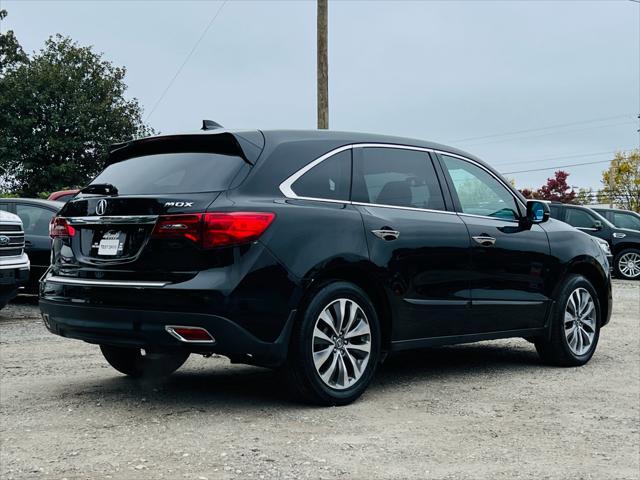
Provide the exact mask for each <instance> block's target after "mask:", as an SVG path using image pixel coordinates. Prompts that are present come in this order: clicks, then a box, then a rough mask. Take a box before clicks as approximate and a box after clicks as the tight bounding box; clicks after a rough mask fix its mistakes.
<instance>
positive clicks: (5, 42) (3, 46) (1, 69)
mask: <svg viewBox="0 0 640 480" xmlns="http://www.w3.org/2000/svg"><path fill="white" fill-rule="evenodd" d="M6 17H7V11H6V10H0V23H1V22H2V20H4V19H5V18H6ZM28 60H29V58H28V57H27V55H26V54H25V53H24V50H22V47H21V46H20V44H19V43H18V39H17V38H16V36H15V35H14V33H13V30H8V31H7V32H6V33H1V32H0V78H2V77H3V76H4V75H5V73H6V72H10V71H12V70H13V69H15V68H16V67H17V66H19V65H21V64H23V63H26V62H27V61H28Z"/></svg>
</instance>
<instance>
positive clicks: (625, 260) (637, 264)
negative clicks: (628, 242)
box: [618, 252, 640, 278]
mask: <svg viewBox="0 0 640 480" xmlns="http://www.w3.org/2000/svg"><path fill="white" fill-rule="evenodd" d="M618 269H619V270H620V273H622V274H623V275H624V276H625V277H627V278H638V277H640V253H636V252H629V253H625V254H624V255H622V256H621V257H620V258H619V259H618Z"/></svg>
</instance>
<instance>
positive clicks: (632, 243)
mask: <svg viewBox="0 0 640 480" xmlns="http://www.w3.org/2000/svg"><path fill="white" fill-rule="evenodd" d="M550 210H551V217H552V218H556V219H558V220H561V221H563V222H565V223H568V224H569V225H571V226H573V227H576V228H577V229H578V230H582V231H583V232H585V233H588V234H589V235H593V236H594V237H597V238H600V239H602V240H605V241H606V242H607V243H608V244H609V247H610V248H611V253H612V255H613V264H612V265H613V271H614V273H615V274H616V275H617V276H618V277H620V278H624V279H627V280H638V279H640V232H638V231H636V230H630V229H626V228H618V227H616V226H615V225H613V224H612V223H611V222H609V220H607V219H606V218H604V217H603V216H602V215H600V214H599V213H598V212H596V211H594V210H592V209H590V208H587V207H583V206H580V205H567V204H562V203H552V204H551V205H550Z"/></svg>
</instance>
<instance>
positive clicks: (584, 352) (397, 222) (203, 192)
mask: <svg viewBox="0 0 640 480" xmlns="http://www.w3.org/2000/svg"><path fill="white" fill-rule="evenodd" d="M51 235H52V237H53V238H54V240H53V253H52V260H53V261H52V268H51V270H50V271H49V272H48V274H47V275H46V277H45V278H44V279H43V281H42V283H41V290H40V308H41V311H42V313H43V319H44V321H45V325H46V326H47V328H48V329H49V330H50V331H51V332H52V333H55V334H58V335H62V336H64V337H67V338H75V339H80V340H84V341H87V342H90V343H94V344H98V345H100V348H101V351H102V353H103V355H104V357H105V358H106V360H107V361H108V362H109V363H110V364H111V365H112V366H113V367H114V368H115V369H116V370H118V371H120V372H122V373H125V374H127V375H132V376H141V375H150V374H169V373H171V372H173V371H175V370H176V369H177V368H179V367H180V366H181V365H182V364H183V363H184V361H185V360H186V359H187V357H188V356H189V354H190V353H198V354H203V355H210V354H212V353H218V354H222V355H226V356H228V357H229V358H230V359H231V360H232V361H233V362H239V363H247V364H254V365H261V366H266V367H272V368H281V369H283V373H284V374H285V375H286V376H287V377H288V379H289V382H290V384H291V385H292V386H293V387H294V391H296V392H297V393H298V394H299V395H300V396H302V397H303V398H305V399H307V400H310V401H314V402H318V403H321V404H329V405H340V404H346V403H349V402H351V401H353V400H355V399H356V398H357V397H358V396H359V395H360V394H361V393H362V392H363V391H364V390H365V388H366V387H367V385H368V384H369V382H370V381H371V379H372V378H373V376H374V373H375V371H376V368H377V366H378V364H379V363H380V362H381V360H382V359H383V358H384V357H385V356H386V355H387V354H388V353H393V352H397V351H401V350H408V349H416V348H422V347H428V346H433V345H443V344H453V343H464V342H475V341H479V340H487V339H494V338H505V337H525V338H527V339H529V340H531V341H532V342H534V343H535V346H536V349H537V351H538V353H539V354H540V356H541V358H542V359H543V360H544V361H546V362H548V363H551V364H555V365H563V366H576V365H582V364H584V363H586V362H587V361H588V360H589V359H590V358H591V356H592V355H593V353H594V351H595V348H596V345H597V342H598V338H599V335H600V328H601V327H602V326H603V325H605V324H606V323H607V322H608V321H609V318H610V315H611V302H612V298H611V283H610V274H609V269H608V265H607V261H606V258H605V254H604V251H603V250H602V248H601V246H600V244H599V243H598V242H597V241H596V240H595V239H593V238H592V237H590V236H589V235H586V234H584V233H582V232H579V231H577V230H575V229H574V228H572V227H570V226H569V225H567V224H565V223H562V222H558V221H555V220H549V210H548V206H547V204H545V203H543V202H536V201H530V202H526V201H525V199H524V198H523V197H522V196H521V195H520V194H519V193H518V192H517V191H516V190H515V189H514V188H513V187H512V186H511V185H510V184H509V182H507V181H505V179H504V178H502V177H501V176H500V175H499V174H498V173H497V172H496V171H495V170H493V169H492V168H491V167H489V166H488V165H487V164H485V163H484V162H482V161H481V160H479V159H477V158H476V157H474V156H472V155H470V154H467V153H465V152H462V151H460V150H457V149H454V148H450V147H446V146H443V145H438V144H434V143H429V142H424V141H420V140H410V139H404V138H397V137H387V136H380V135H368V134H359V133H339V132H328V131H226V130H212V131H205V132H204V133H200V134H193V135H175V136H157V137H150V138H145V139H141V140H136V141H131V142H128V143H125V144H121V145H117V146H114V147H113V148H112V149H111V153H110V155H109V158H108V159H107V167H106V168H105V170H104V171H103V172H102V173H101V174H99V175H98V176H97V177H96V178H95V179H94V180H93V182H92V183H91V184H90V185H89V186H88V187H86V188H85V189H83V190H82V191H81V192H80V193H78V195H77V196H76V197H75V198H74V199H72V200H71V201H69V202H68V203H67V204H65V206H64V207H62V210H61V211H60V212H59V214H58V216H57V217H56V218H55V219H54V220H53V222H52V225H51Z"/></svg>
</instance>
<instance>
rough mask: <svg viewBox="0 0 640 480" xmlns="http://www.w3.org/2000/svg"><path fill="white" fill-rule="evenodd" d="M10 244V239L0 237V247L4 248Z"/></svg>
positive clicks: (4, 236)
mask: <svg viewBox="0 0 640 480" xmlns="http://www.w3.org/2000/svg"><path fill="white" fill-rule="evenodd" d="M9 243H11V239H10V238H9V237H7V236H6V235H0V247H6V246H7V245H9Z"/></svg>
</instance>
